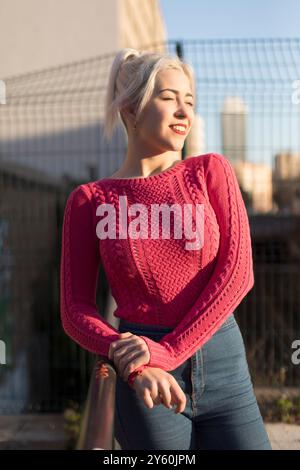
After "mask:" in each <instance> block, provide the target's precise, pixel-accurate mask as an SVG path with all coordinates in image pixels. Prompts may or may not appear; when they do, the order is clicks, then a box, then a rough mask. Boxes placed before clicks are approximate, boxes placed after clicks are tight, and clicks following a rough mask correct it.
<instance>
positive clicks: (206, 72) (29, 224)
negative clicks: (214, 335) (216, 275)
mask: <svg viewBox="0 0 300 470" xmlns="http://www.w3.org/2000/svg"><path fill="white" fill-rule="evenodd" d="M143 49H144V50H147V49H148V50H152V51H153V50H155V51H160V52H170V53H172V54H178V55H179V56H180V57H182V58H183V59H185V60H186V61H188V62H189V63H190V64H191V65H192V66H193V67H194V70H195V73H196V81H197V96H196V98H197V102H196V107H195V112H196V119H195V126H194V129H193V133H192V134H191V137H190V138H188V139H187V141H186V143H185V146H184V150H183V158H187V157H189V156H193V155H197V154H200V153H208V152H219V153H223V154H224V155H225V156H226V157H227V158H229V160H230V161H231V162H232V164H233V166H234V168H235V170H236V174H237V176H238V179H239V183H240V187H241V191H242V194H243V197H244V200H245V203H246V206H247V209H248V214H249V220H250V226H251V234H252V242H253V256H254V265H255V286H254V288H253V290H252V291H251V292H250V293H249V294H248V295H247V297H246V299H244V300H243V301H242V303H241V304H240V306H239V307H238V311H239V315H238V317H237V319H238V322H239V324H240V326H241V329H242V333H243V335H244V338H245V343H246V349H247V354H248V358H249V364H250V368H251V372H252V374H253V379H254V382H255V384H263V385H279V384H285V385H294V386H296V385H299V383H300V375H299V369H300V366H298V367H297V365H296V364H293V363H292V360H291V355H292V353H293V350H292V342H293V341H294V340H295V339H297V338H299V336H300V316H299V279H300V265H299V258H300V235H299V234H300V230H299V229H300V142H299V139H300V133H299V129H300V126H299V124H300V122H299V121H300V99H299V98H300V93H299V88H300V81H299V79H300V38H288V39H285V38H282V39H279V38H277V39H245V40H243V39H228V40H226V39H218V40H214V39H211V40H194V41H181V42H178V41H177V42H176V41H168V42H166V43H161V44H155V45H150V46H147V47H143ZM113 58H114V54H107V55H103V56H99V57H95V58H90V59H87V60H84V61H80V62H76V63H72V64H66V65H62V66H60V67H53V68H50V69H47V70H38V71H35V72H32V73H30V74H26V75H20V76H14V77H7V78H3V81H4V82H5V92H6V101H5V104H0V315H1V316H0V339H1V340H3V341H4V342H5V345H6V351H5V352H6V358H5V359H6V360H5V362H6V363H5V364H2V365H1V366H0V411H1V412H21V411H30V410H41V411H55V410H61V409H62V408H63V407H64V406H66V404H67V403H68V402H69V401H70V400H74V401H78V402H81V401H82V400H83V399H84V398H85V397H86V393H87V388H88V383H89V378H90V373H91V370H92V367H93V364H94V357H93V356H92V355H91V354H89V353H87V352H85V351H83V350H82V349H80V348H79V347H78V346H77V345H75V344H74V343H73V342H72V341H71V340H70V339H69V338H67V337H66V335H65V334H64V332H63V331H62V327H61V323H60V316H59V264H60V249H61V245H60V244H61V228H62V217H63V211H64V206H65V202H66V198H67V196H68V194H69V193H70V191H71V190H72V189H73V188H74V187H75V186H76V185H78V184H81V183H85V182H87V181H91V180H95V179H100V178H102V177H105V176H108V175H111V174H112V173H113V172H114V171H115V170H116V169H117V168H118V167H119V166H120V165H121V163H122V160H123V158H124V156H125V153H126V143H127V142H126V134H125V132H124V128H123V127H122V125H121V123H120V125H119V126H118V127H117V129H116V130H115V133H114V136H113V139H112V142H111V143H107V142H106V141H105V140H104V139H103V137H102V126H103V113H104V106H103V104H104V93H105V90H106V85H107V78H108V73H109V69H110V65H111V63H112V60H113ZM98 284H99V285H98V293H97V301H98V305H99V310H100V312H101V313H102V314H103V315H105V314H106V306H107V293H108V283H107V280H106V277H105V273H104V272H103V270H100V277H99V283H98Z"/></svg>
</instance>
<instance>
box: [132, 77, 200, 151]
mask: <svg viewBox="0 0 300 470" xmlns="http://www.w3.org/2000/svg"><path fill="white" fill-rule="evenodd" d="M166 89H172V90H177V92H176V93H175V92H173V91H170V90H166ZM162 90H164V91H162ZM191 95H192V89H191V84H190V81H189V78H188V77H187V75H185V73H184V72H183V71H181V70H177V69H166V70H162V71H161V72H159V73H158V75H157V77H156V84H155V89H154V92H153V95H152V97H151V99H150V101H149V102H148V104H147V106H146V107H145V108H144V110H143V112H142V115H141V117H140V118H139V120H138V122H137V131H136V132H134V131H133V132H132V134H131V136H132V138H133V140H134V143H135V144H136V143H137V144H142V145H143V146H145V145H146V146H147V148H149V149H151V150H153V151H155V152H160V153H162V152H167V151H178V150H181V149H182V148H183V145H184V141H185V139H186V138H187V136H188V134H189V132H190V129H191V127H192V125H193V122H194V103H195V102H194V97H193V96H191ZM180 123H181V124H183V125H185V126H186V128H185V131H184V134H179V133H176V132H175V131H174V130H173V129H172V128H171V127H170V126H172V125H174V124H180Z"/></svg>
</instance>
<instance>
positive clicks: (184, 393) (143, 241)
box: [61, 49, 271, 450]
mask: <svg viewBox="0 0 300 470" xmlns="http://www.w3.org/2000/svg"><path fill="white" fill-rule="evenodd" d="M195 91H196V90H195V79H194V73H193V70H192V68H191V66H190V65H189V64H187V63H184V62H183V61H181V60H180V59H179V58H177V57H176V56H170V55H163V54H158V53H148V52H145V51H144V52H140V51H136V50H134V49H124V50H121V51H120V52H119V53H118V54H117V55H116V57H115V59H114V62H113V64H112V67H111V71H110V76H109V81H108V88H107V95H106V114H105V128H104V131H105V136H106V138H111V136H112V131H113V128H114V126H115V124H116V121H117V118H118V117H120V118H121V120H122V123H123V124H124V126H125V130H126V132H127V136H128V147H127V153H126V156H125V159H124V162H123V164H122V166H121V167H120V168H119V169H118V171H117V172H116V173H115V174H114V175H112V176H111V177H108V178H102V179H100V180H97V181H91V182H89V183H86V184H82V185H79V186H78V187H76V188H75V189H74V190H73V191H72V192H71V194H70V195H69V198H68V200H67V204H66V209H65V215H64V225H63V245H62V259H61V317H62V324H63V327H64V329H65V331H66V333H67V334H68V335H69V336H70V337H71V338H72V339H73V340H74V341H76V342H77V343H78V344H80V345H81V346H82V347H83V348H85V349H87V350H89V351H91V352H93V353H96V354H99V355H102V356H106V357H107V358H109V359H110V360H111V361H113V363H114V365H115V367H116V370H117V373H118V376H117V388H116V410H115V411H116V413H115V417H116V418H115V435H116V438H117V440H118V441H119V443H120V445H121V447H122V449H134V450H136V449H166V450H168V449H253V450H254V449H271V446H270V442H269V439H268V436H267V433H266V430H265V427H264V423H263V421H262V417H261V414H260V411H259V408H258V405H257V401H256V397H255V395H254V391H253V385H252V381H251V377H250V374H249V369H248V364H247V359H246V353H245V347H244V342H243V338H242V335H241V332H240V330H239V327H238V324H237V322H236V320H235V317H234V313H235V309H236V307H237V306H238V305H239V304H240V302H241V301H242V299H243V298H244V297H245V296H246V294H247V293H248V292H249V291H250V290H251V289H252V287H253V285H254V275H253V263H252V251H251V238H250V229H249V222H248V217H247V212H246V208H245V205H244V203H243V199H242V196H241V192H240V189H239V186H238V182H237V179H236V176H235V173H234V171H233V168H232V166H231V164H230V163H229V161H228V159H227V158H226V157H225V156H223V155H220V154H217V153H208V154H205V155H199V156H196V157H191V158H187V159H186V160H181V159H180V158H178V152H180V151H181V150H182V147H183V144H184V141H185V139H186V138H187V136H188V134H189V132H190V129H191V127H192V125H193V121H194V106H195V99H196V96H195ZM158 207H159V208H160V210H161V214H162V216H160V213H159V211H157V208H158ZM171 214H172V215H171ZM160 227H161V229H160ZM100 263H103V266H104V269H105V272H106V274H107V277H108V280H109V284H110V287H111V292H112V295H113V297H114V298H115V300H116V303H117V308H116V310H115V312H114V315H115V316H116V317H118V318H120V325H119V331H118V330H116V329H115V328H113V327H112V326H111V325H110V324H109V323H108V322H106V321H105V319H104V318H103V317H101V315H100V313H99V312H98V310H97V305H96V300H95V292H96V285H97V278H98V270H99V266H100ZM173 406H175V410H173V408H172V407H173ZM174 411H175V412H174Z"/></svg>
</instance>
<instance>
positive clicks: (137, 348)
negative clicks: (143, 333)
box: [108, 332, 150, 382]
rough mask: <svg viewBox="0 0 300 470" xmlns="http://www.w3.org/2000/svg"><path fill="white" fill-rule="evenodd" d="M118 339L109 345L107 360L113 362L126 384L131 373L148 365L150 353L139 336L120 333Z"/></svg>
mask: <svg viewBox="0 0 300 470" xmlns="http://www.w3.org/2000/svg"><path fill="white" fill-rule="evenodd" d="M120 338H121V339H119V340H117V341H114V342H113V343H111V345H110V347H109V353H108V358H109V359H110V360H112V361H113V363H114V364H115V366H116V367H117V371H118V374H119V375H120V376H121V377H122V378H123V380H124V382H127V380H128V377H129V375H130V374H131V372H133V371H134V370H135V369H137V368H138V367H140V366H142V365H145V364H148V362H149V361H150V352H149V349H148V345H147V343H146V342H145V341H144V340H143V339H142V338H140V337H139V336H136V335H133V334H132V333H130V332H126V333H120Z"/></svg>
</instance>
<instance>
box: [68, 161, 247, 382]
mask: <svg viewBox="0 0 300 470" xmlns="http://www.w3.org/2000/svg"><path fill="white" fill-rule="evenodd" d="M120 196H126V197H127V202H126V210H128V208H129V207H130V206H131V205H132V204H134V203H140V204H143V206H145V207H147V209H148V219H147V221H146V223H147V224H148V227H149V238H147V239H142V238H137V239H133V238H132V237H130V236H127V237H126V238H124V239H122V238H119V237H118V234H119V233H120V223H119V213H120V211H119V207H118V204H119V197H120ZM163 203H164V204H167V205H168V206H170V205H172V204H180V205H181V206H182V204H183V203H186V204H191V205H193V206H195V204H203V206H204V246H202V247H201V248H196V249H192V250H187V249H186V243H189V241H190V240H189V239H188V238H186V236H185V233H184V232H183V233H182V238H178V239H177V238H175V237H174V232H173V227H174V225H175V222H174V223H172V222H173V220H172V219H173V218H172V217H171V223H170V234H171V236H170V238H168V239H164V238H163V237H162V236H161V230H159V237H158V239H154V238H151V233H150V218H151V206H152V205H153V204H163ZM100 204H110V205H113V207H114V208H115V209H116V238H115V239H110V238H106V239H100V238H98V236H97V234H96V226H97V223H99V221H100V220H101V218H102V217H101V216H99V215H96V209H97V207H98V206H99V205H100ZM137 215H140V213H138V214H137ZM135 217H136V216H135ZM135 217H133V216H132V215H128V223H129V222H131V221H132V220H134V219H135ZM160 220H161V219H160ZM192 221H193V230H195V228H196V224H195V208H194V207H193V211H192ZM192 241H193V240H192ZM100 263H103V267H104V269H105V272H106V275H107V278H108V282H109V284H110V287H111V292H112V295H113V296H114V298H115V300H116V304H117V308H116V310H115V312H114V315H115V316H116V317H119V318H124V319H126V320H128V321H131V322H134V323H141V324H146V325H160V326H167V327H169V328H172V331H171V332H170V333H168V334H166V335H165V336H164V337H163V338H162V339H161V340H160V341H159V342H156V341H153V340H152V339H150V338H148V337H147V336H144V335H143V336H141V338H142V339H143V340H144V341H145V342H146V344H147V346H148V348H149V352H150V361H149V363H148V364H147V367H159V368H161V369H163V370H166V371H171V370H174V369H175V368H177V367H178V366H179V365H181V364H182V363H183V362H184V361H185V360H186V359H187V358H189V357H191V356H192V355H193V354H194V353H195V352H196V351H197V349H199V348H200V347H201V346H202V345H203V344H204V343H205V342H206V341H208V340H209V339H210V338H211V336H212V335H213V334H214V333H215V332H216V331H217V330H218V328H220V326H221V325H222V324H223V323H224V321H225V320H226V319H227V317H228V316H229V315H230V314H231V313H232V312H233V311H234V310H235V308H236V307H237V306H238V305H239V304H240V302H241V301H242V299H243V298H244V297H245V295H246V294H247V293H248V292H249V291H250V289H251V288H252V287H253V285H254V274H253V261H252V248H251V238H250V227H249V221H248V216H247V211H246V208H245V205H244V202H243V199H242V195H241V191H240V188H239V185H238V182H237V178H236V175H235V172H234V170H233V167H232V166H231V164H230V163H229V161H228V160H227V158H226V157H224V156H223V155H221V154H217V153H209V154H205V155H199V156H197V157H190V158H187V159H186V160H183V161H181V162H180V163H178V164H177V165H175V166H173V167H171V168H169V169H167V170H165V171H162V172H160V173H158V174H156V175H152V176H148V177H145V178H123V179H115V178H103V179H100V180H97V181H93V182H89V183H86V184H82V185H80V186H77V187H76V188H75V189H74V190H73V191H72V192H71V194H70V195H69V197H68V200H67V203H66V208H65V214H64V223H63V234H62V258H61V317H62V324H63V327H64V329H65V331H66V333H67V334H68V335H69V336H70V337H71V338H73V339H74V340H75V341H76V342H77V343H78V344H79V345H81V346H82V347H83V348H85V349H87V350H89V351H91V352H93V353H96V354H100V355H104V356H108V351H109V346H110V344H111V343H112V342H113V341H116V340H117V339H119V332H118V331H117V330H116V329H114V328H113V327H112V326H111V325H110V324H109V323H108V322H106V321H105V320H104V318H103V317H102V316H101V314H100V313H99V311H98V309H97V305H96V287H97V280H98V272H99V267H100ZM143 368H144V366H142V367H140V368H137V369H136V370H135V372H134V373H132V374H131V375H130V380H129V383H132V379H133V377H134V375H135V373H138V372H139V371H141V370H143Z"/></svg>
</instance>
